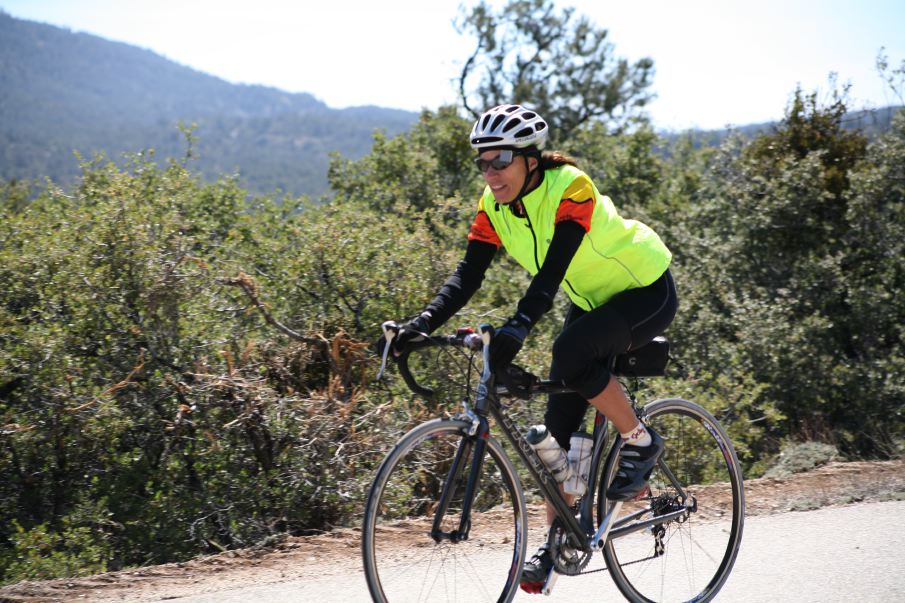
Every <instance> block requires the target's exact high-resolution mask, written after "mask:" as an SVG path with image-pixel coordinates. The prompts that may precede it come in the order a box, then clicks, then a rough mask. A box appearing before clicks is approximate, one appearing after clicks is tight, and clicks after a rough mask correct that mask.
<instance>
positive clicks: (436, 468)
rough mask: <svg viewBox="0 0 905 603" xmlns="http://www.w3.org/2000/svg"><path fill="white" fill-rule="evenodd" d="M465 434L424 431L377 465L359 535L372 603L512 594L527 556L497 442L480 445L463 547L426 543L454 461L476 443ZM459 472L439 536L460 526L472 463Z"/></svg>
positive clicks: (523, 526)
mask: <svg viewBox="0 0 905 603" xmlns="http://www.w3.org/2000/svg"><path fill="white" fill-rule="evenodd" d="M470 427H471V423H470V422H468V421H463V420H456V419H435V420H433V421H428V422H426V423H422V424H421V425H419V426H417V427H415V428H414V429H412V430H411V431H409V432H408V433H407V434H406V435H405V436H403V437H402V439H400V440H399V442H398V443H397V444H396V446H395V447H394V448H393V450H392V451H390V453H389V454H388V455H387V457H386V458H385V459H384V461H383V462H382V463H381V465H380V468H379V469H378V472H377V476H376V478H375V479H374V483H373V484H372V485H371V489H370V492H369V493H368V499H367V505H366V508H365V514H364V522H363V528H362V555H363V558H364V568H365V577H366V580H367V583H368V589H369V590H370V592H371V597H372V598H373V600H374V601H377V602H380V603H408V602H421V601H448V602H453V601H455V602H463V603H464V602H468V603H476V602H480V601H498V602H506V601H511V600H512V598H513V597H514V596H515V593H516V592H517V591H518V586H519V577H520V575H521V568H522V564H523V563H524V560H525V554H526V536H527V515H526V510H525V499H524V493H523V491H522V488H521V484H520V482H519V478H518V475H517V473H516V470H515V467H514V466H513V464H512V462H511V461H510V459H509V458H508V457H507V456H506V454H505V453H504V452H503V449H502V447H501V446H500V444H499V442H497V441H496V440H495V439H493V438H488V439H487V440H486V442H487V448H486V450H487V454H486V455H485V459H484V465H483V470H482V472H481V478H480V482H479V485H478V489H477V491H476V494H475V497H474V502H473V507H472V513H471V527H470V532H469V537H468V539H467V540H464V541H459V542H457V543H452V542H450V541H448V540H441V541H440V542H439V543H438V542H435V541H434V539H433V538H432V537H431V535H430V531H431V525H432V520H433V517H434V511H435V509H436V508H437V499H438V498H439V493H440V492H441V491H442V489H443V484H444V482H445V481H446V480H447V473H448V472H449V468H450V466H451V465H452V462H451V460H452V457H453V456H454V455H455V451H456V450H457V448H458V446H460V445H461V444H462V443H463V442H468V441H469V440H471V442H472V443H473V442H474V440H475V438H474V437H473V436H468V435H467V431H468V429H469V428H470ZM471 450H472V452H473V447H472V448H471ZM469 456H471V453H470V454H469ZM463 467H464V468H463V470H462V471H461V472H460V475H459V477H458V479H457V480H456V484H455V486H454V487H453V488H451V491H452V493H453V495H452V496H451V497H450V509H449V511H448V512H447V513H446V514H445V518H446V521H445V525H444V528H443V529H444V530H446V529H447V528H448V527H452V526H453V525H457V524H458V522H459V519H460V514H459V513H458V510H459V509H460V505H461V498H462V496H461V494H462V492H463V491H464V481H465V480H466V479H467V476H468V472H469V469H470V467H471V460H470V459H467V462H465V463H464V464H463Z"/></svg>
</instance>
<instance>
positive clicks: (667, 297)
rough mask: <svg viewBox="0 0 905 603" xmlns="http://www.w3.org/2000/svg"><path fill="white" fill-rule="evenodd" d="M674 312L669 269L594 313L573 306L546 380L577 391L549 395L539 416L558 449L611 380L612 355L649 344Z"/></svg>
mask: <svg viewBox="0 0 905 603" xmlns="http://www.w3.org/2000/svg"><path fill="white" fill-rule="evenodd" d="M677 308H678V299H677V297H676V286H675V283H674V282H673V278H672V275H671V274H670V272H669V270H667V271H666V272H664V273H663V276H661V277H660V278H659V279H657V280H656V281H654V282H653V283H651V284H650V285H648V286H646V287H639V288H637V289H629V290H627V291H623V292H621V293H618V294H616V295H615V296H613V298H612V299H610V300H609V301H608V302H606V303H605V304H603V305H602V306H600V307H598V308H594V309H593V310H590V311H587V310H583V309H582V308H580V307H578V306H576V305H575V304H572V308H571V309H570V310H569V313H568V315H567V316H566V321H565V324H564V325H563V329H562V332H561V333H560V334H559V336H558V337H557V338H556V341H555V342H554V344H553V362H552V364H551V366H550V379H553V380H557V381H559V380H561V381H562V382H563V383H564V384H565V385H567V386H569V387H570V388H572V389H574V390H575V391H576V392H577V393H570V394H555V395H551V396H550V398H549V400H548V402H547V412H546V414H545V415H544V422H545V423H546V425H547V428H548V429H549V430H550V432H551V433H552V434H553V437H555V438H556V440H557V441H558V442H559V444H560V446H562V447H563V448H568V447H569V438H570V437H571V436H572V432H573V431H576V430H577V429H578V428H579V427H580V426H581V421H582V419H583V418H584V415H585V411H586V410H587V408H588V402H587V401H588V399H590V398H593V397H594V396H596V395H597V394H599V393H600V392H602V391H603V390H604V388H605V387H606V386H607V384H608V383H609V382H610V378H611V373H610V368H609V367H610V365H611V362H612V359H613V357H614V356H616V355H617V354H620V353H622V352H627V351H628V350H631V349H634V348H639V347H641V346H643V345H645V344H647V343H650V341H651V340H653V338H654V337H656V336H657V335H660V334H661V333H663V331H665V330H666V327H668V326H669V324H670V323H671V322H672V320H673V318H674V317H675V315H676V310H677Z"/></svg>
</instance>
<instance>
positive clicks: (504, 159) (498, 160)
mask: <svg viewBox="0 0 905 603" xmlns="http://www.w3.org/2000/svg"><path fill="white" fill-rule="evenodd" d="M514 160H515V153H514V152H513V151H512V150H511V149H506V150H503V151H500V154H499V155H497V156H496V157H494V158H493V159H481V158H480V157H477V158H475V160H474V163H475V165H476V166H478V169H479V170H480V171H481V173H482V174H483V173H484V172H486V171H487V170H489V169H490V168H493V169H494V170H495V171H497V172H499V171H502V170H505V169H506V168H507V167H509V166H510V165H512V162H513V161H514Z"/></svg>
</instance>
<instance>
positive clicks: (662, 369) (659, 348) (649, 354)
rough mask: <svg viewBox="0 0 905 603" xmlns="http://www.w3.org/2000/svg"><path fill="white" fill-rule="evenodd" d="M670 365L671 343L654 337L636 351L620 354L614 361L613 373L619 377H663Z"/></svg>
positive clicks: (662, 338) (663, 338)
mask: <svg viewBox="0 0 905 603" xmlns="http://www.w3.org/2000/svg"><path fill="white" fill-rule="evenodd" d="M667 363H669V341H668V340H667V339H666V338H665V337H654V339H653V341H651V342H650V343H648V344H646V345H643V346H641V347H640V348H638V349H636V350H630V351H628V352H625V353H624V354H619V355H618V356H616V358H615V359H614V360H613V366H612V372H613V374H614V375H616V376H618V377H661V376H663V375H665V374H666V365H667Z"/></svg>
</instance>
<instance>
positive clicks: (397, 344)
mask: <svg viewBox="0 0 905 603" xmlns="http://www.w3.org/2000/svg"><path fill="white" fill-rule="evenodd" d="M429 332H430V325H429V324H428V322H427V317H426V316H425V315H424V314H421V315H420V316H417V317H415V318H413V319H412V320H410V321H408V322H406V323H403V324H401V325H399V332H398V333H396V336H395V337H394V338H393V343H392V351H393V355H394V356H399V355H400V354H402V353H403V352H404V351H405V348H406V345H407V344H409V343H412V342H416V341H422V340H423V339H424V337H425V336H426V335H427V334H428V333H429ZM386 344H387V341H386V337H384V336H381V338H380V339H378V340H377V344H376V348H377V353H378V354H379V355H383V349H384V347H386Z"/></svg>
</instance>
